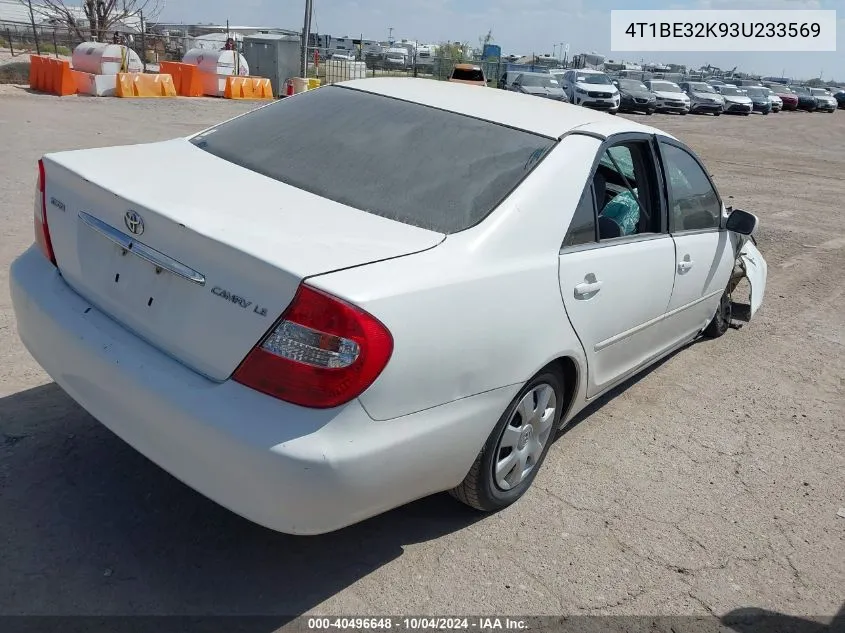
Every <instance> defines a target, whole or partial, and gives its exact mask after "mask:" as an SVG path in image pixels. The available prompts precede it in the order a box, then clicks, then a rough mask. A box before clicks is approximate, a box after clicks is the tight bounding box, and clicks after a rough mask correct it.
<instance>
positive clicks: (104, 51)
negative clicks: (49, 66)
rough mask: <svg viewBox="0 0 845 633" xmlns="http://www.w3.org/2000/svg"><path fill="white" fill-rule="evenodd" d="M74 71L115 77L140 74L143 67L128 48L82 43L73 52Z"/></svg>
mask: <svg viewBox="0 0 845 633" xmlns="http://www.w3.org/2000/svg"><path fill="white" fill-rule="evenodd" d="M71 64H72V65H73V69H74V70H78V71H80V72H83V73H89V74H91V75H116V74H117V73H119V72H130V73H140V72H143V71H144V65H143V64H142V63H141V58H140V57H138V53H136V52H135V51H133V50H132V49H131V48H129V47H128V46H121V45H120V44H106V43H104V42H82V44H80V45H79V46H77V47H76V48H75V49H74V51H73V57H72V58H71Z"/></svg>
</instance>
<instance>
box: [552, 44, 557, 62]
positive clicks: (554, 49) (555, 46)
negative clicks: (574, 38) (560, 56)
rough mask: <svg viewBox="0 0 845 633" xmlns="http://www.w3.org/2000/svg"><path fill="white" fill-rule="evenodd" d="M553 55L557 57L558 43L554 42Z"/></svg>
mask: <svg viewBox="0 0 845 633" xmlns="http://www.w3.org/2000/svg"><path fill="white" fill-rule="evenodd" d="M552 57H554V58H555V59H557V44H552Z"/></svg>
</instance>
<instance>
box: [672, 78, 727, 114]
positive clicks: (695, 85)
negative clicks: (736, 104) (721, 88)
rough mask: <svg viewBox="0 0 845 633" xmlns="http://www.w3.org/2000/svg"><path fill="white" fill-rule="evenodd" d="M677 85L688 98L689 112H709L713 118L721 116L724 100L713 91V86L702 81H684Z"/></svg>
mask: <svg viewBox="0 0 845 633" xmlns="http://www.w3.org/2000/svg"><path fill="white" fill-rule="evenodd" d="M678 85H679V86H680V87H681V90H683V91H684V93H685V94H686V95H687V96H688V97H689V100H690V110H689V111H690V112H692V113H706V112H709V113H711V114H712V115H714V116H719V115H720V114H722V110H723V109H724V107H725V99H724V97H722V95H720V94H719V93H718V92H716V91H715V90H714V89H713V86H711V85H709V84H706V83H704V82H703V81H684V82H682V83H680V84H678Z"/></svg>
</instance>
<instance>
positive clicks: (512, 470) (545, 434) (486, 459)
mask: <svg viewBox="0 0 845 633" xmlns="http://www.w3.org/2000/svg"><path fill="white" fill-rule="evenodd" d="M563 395H564V391H563V379H562V378H561V377H560V375H558V374H557V373H556V372H553V371H547V370H546V371H543V372H541V373H540V374H538V375H537V376H535V377H534V378H532V379H531V380H530V381H529V382H528V383H527V384H526V385H525V386H524V387H523V388H522V389H521V390H520V391H519V393H518V394H517V395H516V397H515V398H514V399H513V401H511V403H510V405H508V408H507V409H506V410H505V413H504V414H503V415H502V417H501V418H499V421H498V423H497V424H496V427H495V428H494V429H493V431H492V432H491V433H490V437H488V438H487V442H486V443H485V444H484V447H483V448H482V449H481V452H480V453H479V454H478V457H477V458H476V459H475V463H473V465H472V468H470V470H469V473H467V476H466V477H465V478H464V480H463V482H462V483H461V484H460V485H459V486H458V487H457V488H453V489H452V490H451V491H450V494H451V495H452V496H453V497H455V498H456V499H457V500H458V501H461V502H462V503H465V504H466V505H468V506H470V507H472V508H475V509H476V510H481V511H483V512H495V511H496V510H501V509H503V508H506V507H507V506H509V505H511V504H512V503H514V502H515V501H516V500H517V499H519V498H520V497H521V496H522V495H523V494H525V491H526V490H528V488H529V487H530V486H531V482H532V481H534V477H535V476H536V475H537V471H538V470H539V469H540V466H541V465H542V463H543V460H544V459H545V458H546V453H548V451H549V447H550V446H551V445H552V441H553V440H554V437H555V432H556V430H557V427H558V423H559V421H560V416H561V414H562V411H563Z"/></svg>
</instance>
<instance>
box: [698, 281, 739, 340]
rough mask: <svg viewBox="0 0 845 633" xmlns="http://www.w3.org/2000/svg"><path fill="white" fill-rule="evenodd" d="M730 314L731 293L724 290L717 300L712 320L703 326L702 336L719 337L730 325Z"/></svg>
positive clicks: (731, 310)
mask: <svg viewBox="0 0 845 633" xmlns="http://www.w3.org/2000/svg"><path fill="white" fill-rule="evenodd" d="M732 314H733V309H732V304H731V295H730V293H729V292H728V291H727V290H725V293H724V294H723V295H722V298H721V299H720V300H719V307H718V308H716V314H715V315H713V320H712V321H710V323H709V324H708V325H707V327H706V328H704V336H706V337H707V338H719V337H720V336H722V335H723V334H724V333H725V332H727V331H728V328H729V327H730V326H731V316H732Z"/></svg>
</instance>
